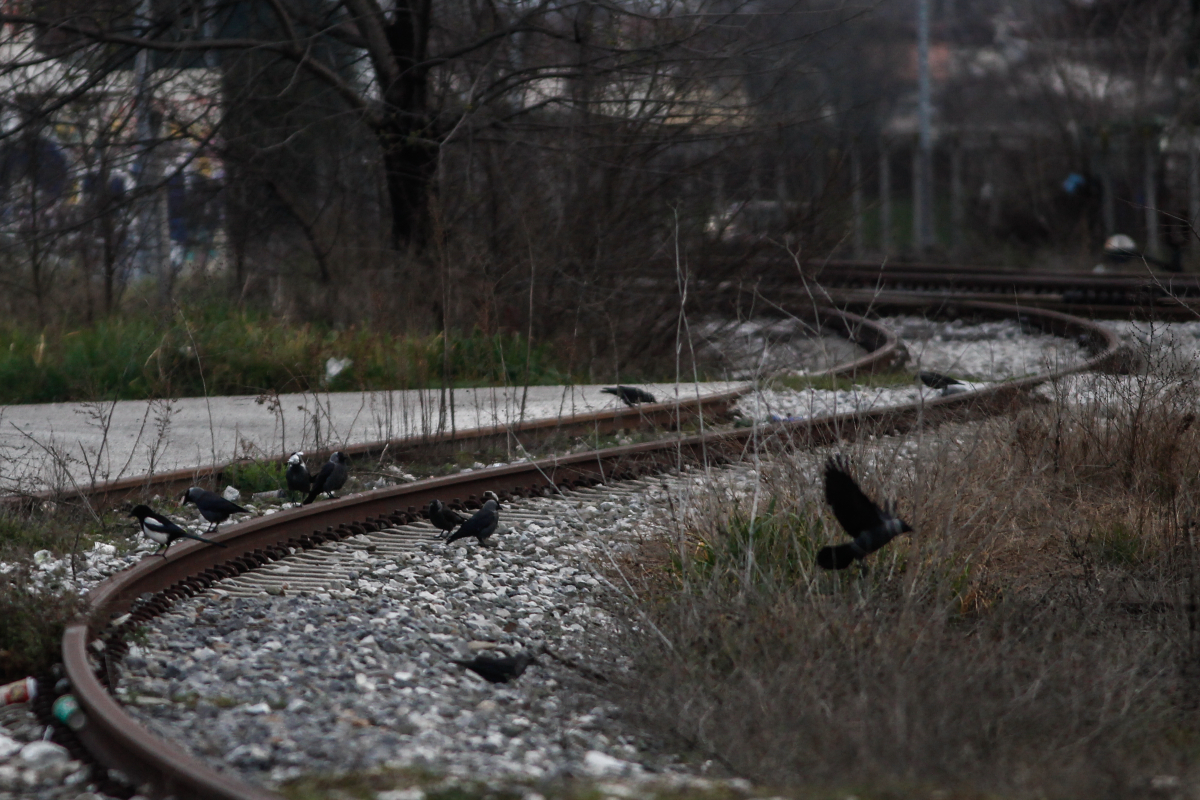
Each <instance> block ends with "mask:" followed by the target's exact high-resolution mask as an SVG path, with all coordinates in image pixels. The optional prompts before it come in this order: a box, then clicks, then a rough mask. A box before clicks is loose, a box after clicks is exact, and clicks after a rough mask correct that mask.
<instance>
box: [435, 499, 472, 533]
mask: <svg viewBox="0 0 1200 800" xmlns="http://www.w3.org/2000/svg"><path fill="white" fill-rule="evenodd" d="M429 521H430V522H432V523H433V526H434V527H435V528H438V529H439V530H441V531H442V536H445V535H447V534H449V533H450V531H452V530H454V529H455V528H457V527H458V526H459V525H462V524H463V523H464V522H466V521H467V518H466V517H464V516H463V515H462V514H459V513H458V512H457V511H455V510H454V509H453V508H448V507H447V506H446V504H445V503H443V502H442V501H441V500H433V501H430V503H429Z"/></svg>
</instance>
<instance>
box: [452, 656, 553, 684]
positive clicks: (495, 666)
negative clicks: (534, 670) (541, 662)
mask: <svg viewBox="0 0 1200 800" xmlns="http://www.w3.org/2000/svg"><path fill="white" fill-rule="evenodd" d="M453 661H454V663H455V664H458V665H459V666H460V667H465V668H467V669H469V670H471V672H474V673H475V674H476V675H478V676H479V677H481V678H483V679H484V680H485V681H487V682H488V683H508V682H509V681H511V680H516V679H517V678H519V677H521V673H522V672H524V671H525V668H526V667H527V666H529V665H530V664H536V663H538V662H537V659H536V658H534V657H533V656H531V655H529V654H528V653H518V654H517V655H515V656H505V657H503V658H497V657H496V656H485V655H478V656H475V658H473V659H471V660H470V661H459V660H458V659H453Z"/></svg>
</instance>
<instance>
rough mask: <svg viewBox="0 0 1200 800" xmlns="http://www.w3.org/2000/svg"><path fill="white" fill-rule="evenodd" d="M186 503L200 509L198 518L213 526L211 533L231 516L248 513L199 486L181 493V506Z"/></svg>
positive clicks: (235, 504)
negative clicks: (200, 517) (202, 518)
mask: <svg viewBox="0 0 1200 800" xmlns="http://www.w3.org/2000/svg"><path fill="white" fill-rule="evenodd" d="M188 503H195V504H196V508H198V509H200V516H202V517H204V518H205V519H206V520H208V521H209V522H211V523H212V524H213V526H212V530H213V531H215V530H216V529H217V526H218V525H220V524H221V523H222V522H224V521H225V520H227V519H229V516H230V515H231V514H246V513H249V512H247V511H246V509H244V508H242V507H241V506H239V505H238V504H237V503H231V502H229V501H228V500H226V499H225V498H224V497H221V495H219V494H215V493H213V492H210V491H208V489H201V488H200V487H199V486H193V487H192V488H190V489H188V490H187V491H186V492H184V493H183V504H184V505H185V506H186V505H187V504H188ZM210 533H211V531H210Z"/></svg>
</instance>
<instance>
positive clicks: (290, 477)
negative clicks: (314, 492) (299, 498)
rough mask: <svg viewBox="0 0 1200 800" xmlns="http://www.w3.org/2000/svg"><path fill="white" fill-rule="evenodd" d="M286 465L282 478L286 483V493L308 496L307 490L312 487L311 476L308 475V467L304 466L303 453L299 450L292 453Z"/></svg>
mask: <svg viewBox="0 0 1200 800" xmlns="http://www.w3.org/2000/svg"><path fill="white" fill-rule="evenodd" d="M287 464H288V467H287V472H286V473H284V476H283V477H284V479H285V480H286V481H287V487H288V491H289V492H299V493H300V494H308V489H309V487H310V486H312V476H311V475H309V474H308V467H307V466H305V464H304V453H301V452H300V451H299V450H297V451H296V452H295V453H292V455H291V457H290V458H288V460H287Z"/></svg>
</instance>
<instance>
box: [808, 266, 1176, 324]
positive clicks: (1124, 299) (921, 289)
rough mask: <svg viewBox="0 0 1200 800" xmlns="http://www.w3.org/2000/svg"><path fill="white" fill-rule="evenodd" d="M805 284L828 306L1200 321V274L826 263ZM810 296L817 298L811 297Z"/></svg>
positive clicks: (810, 272)
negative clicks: (1027, 310) (1021, 310)
mask: <svg viewBox="0 0 1200 800" xmlns="http://www.w3.org/2000/svg"><path fill="white" fill-rule="evenodd" d="M806 278H808V279H810V280H812V281H814V282H815V283H816V284H818V285H819V287H820V290H821V293H822V296H823V297H824V299H825V300H826V301H827V302H831V303H833V304H834V305H837V306H839V307H844V306H851V307H859V308H861V307H868V306H872V305H874V304H878V303H886V302H890V301H896V300H903V299H904V298H912V297H924V298H928V297H930V296H931V295H932V296H940V297H943V298H945V299H946V300H957V301H963V300H980V301H992V302H1004V303H1016V304H1019V305H1023V306H1027V307H1031V308H1044V309H1050V310H1056V311H1064V312H1067V313H1070V314H1077V315H1081V316H1086V317H1092V318H1105V319H1131V318H1136V319H1163V320H1195V319H1200V275H1184V274H1175V273H1162V272H1151V271H1150V270H1149V269H1144V270H1142V271H1141V272H1138V273H1136V274H1134V273H1129V274H1120V273H1105V274H1096V273H1093V272H1035V271H1027V270H1015V269H1001V268H993V267H963V266H957V265H943V264H905V263H887V264H879V263H877V262H870V263H868V262H853V261H831V262H826V263H820V264H812V265H810V267H809V269H808V270H807V271H806ZM814 294H816V292H814Z"/></svg>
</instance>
